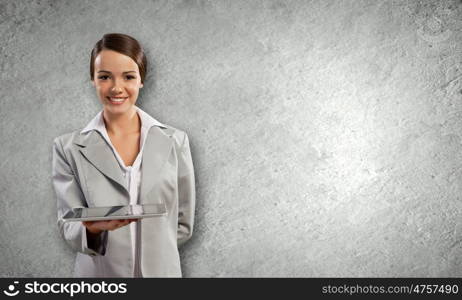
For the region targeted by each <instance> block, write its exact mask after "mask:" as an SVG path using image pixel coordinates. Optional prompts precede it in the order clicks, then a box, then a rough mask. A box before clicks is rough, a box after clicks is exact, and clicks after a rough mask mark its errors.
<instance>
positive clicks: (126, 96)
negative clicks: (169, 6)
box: [52, 34, 195, 277]
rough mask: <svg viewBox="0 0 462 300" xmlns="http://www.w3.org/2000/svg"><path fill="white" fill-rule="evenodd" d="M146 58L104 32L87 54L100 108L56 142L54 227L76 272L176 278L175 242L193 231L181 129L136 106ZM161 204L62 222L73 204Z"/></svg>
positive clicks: (191, 187) (135, 46)
mask: <svg viewBox="0 0 462 300" xmlns="http://www.w3.org/2000/svg"><path fill="white" fill-rule="evenodd" d="M146 71H147V60H146V57H145V55H144V53H143V50H142V47H141V46H140V44H139V43H138V41H136V40H135V39H134V38H132V37H130V36H128V35H124V34H106V35H104V36H103V38H102V39H101V40H100V41H98V42H97V43H96V45H95V47H94V48H93V50H92V52H91V61H90V76H91V82H92V84H93V86H94V87H95V89H96V94H97V96H98V98H99V101H100V102H101V104H102V111H101V112H99V113H98V114H97V115H96V117H95V118H94V119H93V120H91V121H90V123H88V125H87V126H86V127H85V128H84V129H83V130H79V131H75V132H71V133H68V134H64V135H62V136H59V137H57V138H56V139H55V140H54V145H53V172H52V173H53V174H52V175H53V176H52V180H53V187H54V189H55V193H56V196H57V204H58V205H57V206H58V227H59V230H60V233H61V235H62V236H63V238H64V240H65V241H66V242H67V243H68V244H69V245H70V246H71V247H72V249H74V250H75V251H76V252H77V256H76V261H75V269H74V276H75V277H181V268H180V257H179V253H178V246H180V245H182V244H183V243H184V242H185V241H187V240H188V239H189V238H190V237H191V234H192V230H193V220H194V207H195V184H194V169H193V163H192V159H191V152H190V148H189V139H188V136H187V134H186V133H185V132H183V131H181V130H179V129H176V128H173V127H171V126H168V125H164V124H162V123H160V122H158V121H157V120H155V119H154V118H152V117H151V116H149V115H148V114H147V113H146V112H144V111H142V110H141V109H140V108H138V107H137V106H135V104H136V100H137V98H138V93H139V89H140V88H142V87H143V84H144V79H145V77H146ZM148 203H165V204H166V207H167V214H166V215H165V216H161V217H154V218H145V219H141V220H111V221H95V222H69V223H63V222H62V220H61V218H62V216H63V215H64V214H66V213H67V212H68V211H69V210H70V209H72V208H74V207H98V206H114V205H128V204H148Z"/></svg>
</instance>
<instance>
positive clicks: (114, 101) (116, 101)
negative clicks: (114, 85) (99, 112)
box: [107, 97, 128, 105]
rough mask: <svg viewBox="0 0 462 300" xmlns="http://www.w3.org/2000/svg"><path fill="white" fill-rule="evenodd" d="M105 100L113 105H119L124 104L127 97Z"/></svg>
mask: <svg viewBox="0 0 462 300" xmlns="http://www.w3.org/2000/svg"><path fill="white" fill-rule="evenodd" d="M107 99H108V100H109V102H111V103H112V104H114V105H120V104H122V103H124V102H125V100H127V99H128V97H107Z"/></svg>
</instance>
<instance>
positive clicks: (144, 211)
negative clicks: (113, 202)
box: [62, 203, 167, 222]
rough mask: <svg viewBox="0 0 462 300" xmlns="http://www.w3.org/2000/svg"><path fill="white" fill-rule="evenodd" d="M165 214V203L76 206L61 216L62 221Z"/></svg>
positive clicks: (115, 218)
mask: <svg viewBox="0 0 462 300" xmlns="http://www.w3.org/2000/svg"><path fill="white" fill-rule="evenodd" d="M166 214H167V208H166V207H165V203H159V204H133V205H125V206H124V205H119V206H106V207H76V208H73V209H72V210H70V211H68V212H67V213H66V214H65V215H64V216H63V217H62V220H63V221H64V222H76V221H106V220H121V219H142V218H150V217H159V216H164V215H166Z"/></svg>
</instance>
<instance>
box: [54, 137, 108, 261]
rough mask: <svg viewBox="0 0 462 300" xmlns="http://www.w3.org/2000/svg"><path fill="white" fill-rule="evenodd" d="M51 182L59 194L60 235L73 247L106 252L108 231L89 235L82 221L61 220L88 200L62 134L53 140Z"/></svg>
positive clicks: (89, 253) (57, 195) (87, 251)
mask: <svg viewBox="0 0 462 300" xmlns="http://www.w3.org/2000/svg"><path fill="white" fill-rule="evenodd" d="M52 182H53V188H54V190H55V194H56V197H57V208H58V210H57V211H58V229H59V232H60V234H61V236H62V237H63V238H64V240H65V241H66V242H67V244H69V245H70V247H71V248H72V249H73V250H74V251H77V252H82V253H85V254H88V255H92V256H97V255H104V254H105V252H106V244H107V235H108V232H107V231H104V232H102V233H101V234H99V235H98V236H97V237H95V238H91V239H90V236H87V229H86V227H85V226H84V225H83V224H82V222H66V223H65V222H63V221H62V217H63V216H64V215H65V214H66V213H67V212H68V211H70V210H71V209H72V208H75V207H87V204H86V201H85V197H84V195H83V193H82V190H81V187H80V184H79V182H78V180H77V178H76V176H75V175H74V172H73V171H72V168H71V166H70V165H69V162H68V160H67V158H66V155H65V153H64V149H63V146H62V144H61V142H60V139H59V138H56V139H55V140H54V143H53V159H52ZM87 238H89V240H87Z"/></svg>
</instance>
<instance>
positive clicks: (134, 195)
mask: <svg viewBox="0 0 462 300" xmlns="http://www.w3.org/2000/svg"><path fill="white" fill-rule="evenodd" d="M135 109H136V111H137V113H138V115H139V116H140V120H141V135H140V152H139V153H138V156H137V157H136V159H135V161H134V162H133V165H131V166H126V165H125V163H124V161H123V160H122V158H121V157H120V155H119V153H118V152H117V150H116V149H115V147H114V145H112V143H111V139H110V138H109V135H108V133H107V130H106V126H105V124H104V119H103V112H102V111H100V112H99V113H98V114H97V115H96V116H95V117H94V118H93V120H91V121H90V123H88V125H87V126H85V128H84V129H83V130H82V131H81V132H80V133H84V132H88V131H91V130H96V131H98V132H99V133H101V135H102V136H103V137H104V139H105V140H106V142H107V143H108V144H109V146H110V147H111V149H112V152H113V153H114V155H115V157H116V159H117V161H118V163H119V166H120V168H121V170H122V174H123V176H124V177H125V180H126V182H127V187H128V191H129V194H130V204H138V202H139V193H140V186H141V160H142V157H143V148H144V143H145V142H146V136H147V133H148V131H149V128H151V127H152V126H161V127H165V125H163V124H162V123H160V122H159V121H157V120H156V119H154V118H153V117H151V116H150V115H148V114H147V113H146V112H144V111H143V110H141V109H140V108H139V107H137V106H135ZM138 223H139V222H132V223H130V224H129V226H130V231H131V237H132V239H131V243H132V257H133V262H134V264H133V274H134V272H135V263H136V262H135V249H136V247H137V245H139V243H140V241H139V240H137V239H136V236H137V235H136V227H137V226H138ZM134 275H135V274H134Z"/></svg>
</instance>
